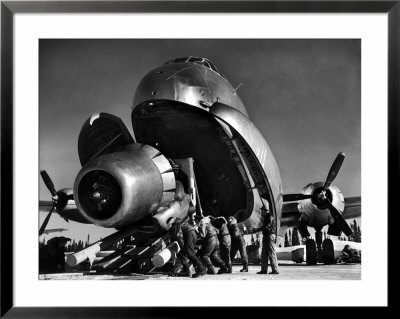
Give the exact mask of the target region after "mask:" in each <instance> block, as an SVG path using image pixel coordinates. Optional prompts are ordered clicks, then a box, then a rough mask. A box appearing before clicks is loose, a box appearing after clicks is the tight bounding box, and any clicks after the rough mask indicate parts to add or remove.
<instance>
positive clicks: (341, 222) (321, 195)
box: [283, 152, 353, 236]
mask: <svg viewBox="0 0 400 319" xmlns="http://www.w3.org/2000/svg"><path fill="white" fill-rule="evenodd" d="M345 156H346V155H345V154H344V153H343V152H340V153H339V154H338V155H337V156H336V158H335V161H334V162H333V164H332V166H331V169H330V170H329V173H328V176H327V177H326V181H325V184H324V187H323V188H322V189H320V190H319V191H317V192H315V193H313V194H287V195H283V201H284V202H293V201H299V200H303V199H312V200H313V201H315V202H316V203H319V204H321V205H323V206H325V207H326V208H328V209H329V211H330V213H331V216H332V218H333V219H334V220H335V224H336V225H337V226H338V227H339V228H340V230H341V231H343V232H344V233H345V234H346V236H350V235H351V234H352V233H353V232H352V230H351V228H350V226H349V225H348V224H347V222H346V220H345V219H344V218H343V216H342V214H341V213H340V212H339V211H338V210H337V209H336V207H335V206H333V205H332V203H331V201H330V199H329V198H328V197H327V196H326V191H327V190H328V188H329V186H331V184H332V182H333V181H334V180H335V178H336V176H337V175H338V173H339V170H340V168H341V167H342V164H343V161H344V158H345Z"/></svg>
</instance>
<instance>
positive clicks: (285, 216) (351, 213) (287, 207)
mask: <svg viewBox="0 0 400 319" xmlns="http://www.w3.org/2000/svg"><path fill="white" fill-rule="evenodd" d="M344 204H345V206H344V211H343V213H342V215H343V217H344V218H345V219H352V218H357V217H360V216H361V196H355V197H347V198H345V199H344ZM300 215H301V213H300V212H299V210H298V208H297V202H290V203H283V207H282V219H281V229H286V228H289V227H294V226H297V224H298V220H299V218H300Z"/></svg>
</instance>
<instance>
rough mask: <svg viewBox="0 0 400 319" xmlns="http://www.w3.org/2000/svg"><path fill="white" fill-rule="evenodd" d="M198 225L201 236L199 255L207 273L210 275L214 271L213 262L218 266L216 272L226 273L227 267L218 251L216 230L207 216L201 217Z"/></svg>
mask: <svg viewBox="0 0 400 319" xmlns="http://www.w3.org/2000/svg"><path fill="white" fill-rule="evenodd" d="M198 226H199V229H198V232H199V234H200V237H202V238H203V243H202V247H201V249H200V250H199V256H200V257H201V260H202V262H203V263H204V266H205V267H206V268H207V273H208V274H210V275H214V274H215V273H216V272H215V269H214V266H213V264H214V265H215V266H217V267H220V269H219V271H218V274H223V273H227V272H228V268H227V267H226V265H225V263H224V262H223V261H222V259H221V257H220V256H219V252H218V246H219V243H218V238H217V235H218V230H217V229H216V228H215V227H214V226H212V225H211V223H210V218H209V217H205V218H203V219H202V220H201V221H200V223H199V225H198Z"/></svg>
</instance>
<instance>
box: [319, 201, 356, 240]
mask: <svg viewBox="0 0 400 319" xmlns="http://www.w3.org/2000/svg"><path fill="white" fill-rule="evenodd" d="M325 202H326V204H327V206H328V209H329V211H330V212H331V215H332V217H333V219H334V220H335V223H336V225H337V226H338V227H339V228H340V230H341V231H342V232H344V233H345V235H346V236H351V234H353V231H352V230H351V228H350V226H349V224H347V222H346V220H345V219H344V218H343V216H342V214H341V213H340V212H339V211H338V210H337V209H336V207H335V206H333V205H332V203H331V202H330V201H329V200H328V199H327V200H326V201H325Z"/></svg>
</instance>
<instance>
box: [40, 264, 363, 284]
mask: <svg viewBox="0 0 400 319" xmlns="http://www.w3.org/2000/svg"><path fill="white" fill-rule="evenodd" d="M240 269H242V266H241V265H234V266H233V273H231V274H221V275H205V276H202V277H199V278H189V277H172V276H169V275H168V274H160V273H153V274H146V275H142V274H129V275H113V274H110V275H108V274H107V275H99V274H95V273H93V272H84V273H82V272H79V273H62V274H42V275H39V279H41V280H361V264H336V265H324V264H317V265H314V266H307V265H306V264H305V263H302V264H296V263H293V262H282V263H281V262H280V263H279V275H270V274H268V275H258V274H257V272H258V271H260V266H259V265H250V266H249V272H247V273H241V272H240ZM269 271H270V269H269Z"/></svg>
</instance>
